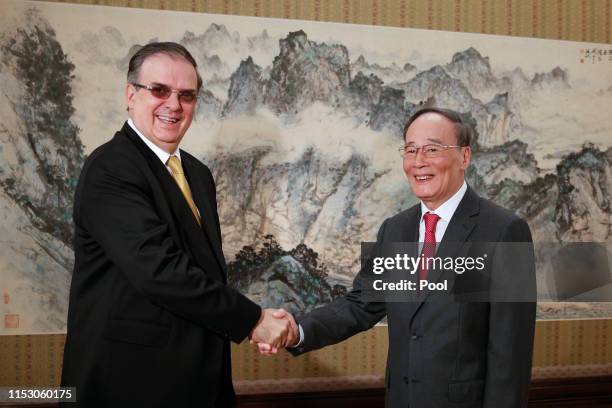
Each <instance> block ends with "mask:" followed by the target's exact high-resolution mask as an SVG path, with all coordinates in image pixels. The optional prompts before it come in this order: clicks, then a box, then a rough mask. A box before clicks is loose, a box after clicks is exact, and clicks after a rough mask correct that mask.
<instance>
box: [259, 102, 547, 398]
mask: <svg viewBox="0 0 612 408" xmlns="http://www.w3.org/2000/svg"><path fill="white" fill-rule="evenodd" d="M472 133H473V130H472V129H471V128H470V127H469V126H468V125H467V124H466V123H464V121H463V120H462V118H461V116H460V115H459V114H458V113H457V112H454V111H451V110H446V109H438V108H427V109H423V110H420V111H418V112H416V113H415V114H414V115H413V116H412V117H411V118H410V119H409V120H408V122H407V124H406V126H405V128H404V142H405V143H404V146H403V147H402V148H401V149H400V152H401V153H402V156H403V168H404V172H405V173H406V176H407V178H408V182H409V184H410V187H411V189H412V191H413V193H414V194H415V195H416V197H418V198H419V199H420V200H421V202H420V204H417V205H415V206H414V207H412V208H409V209H408V210H405V211H403V212H400V213H399V214H396V215H395V216H393V217H390V218H388V219H386V220H385V221H384V222H383V224H382V225H381V227H380V230H379V232H378V237H377V243H376V245H377V246H378V247H381V246H384V245H385V244H390V243H393V242H420V243H421V245H420V247H422V248H423V249H422V250H421V254H425V253H426V251H427V249H426V248H427V247H428V244H430V243H432V242H434V243H435V242H437V243H439V245H438V246H437V249H436V245H433V249H432V250H431V253H429V254H428V255H429V256H431V255H433V253H434V252H435V255H436V256H445V255H454V256H456V255H457V253H454V251H455V249H454V248H455V247H457V246H458V245H457V244H459V245H462V244H466V243H467V244H469V245H463V246H464V247H471V248H474V247H477V246H478V243H491V242H497V243H500V242H503V243H505V242H510V243H521V242H522V243H527V246H528V248H530V251H529V253H530V254H532V252H531V251H532V245H531V240H532V239H531V233H530V230H529V226H528V225H527V223H526V222H525V221H524V220H523V219H521V218H519V217H518V216H517V215H515V214H514V213H512V212H511V211H508V210H506V209H503V208H501V207H498V206H497V205H495V204H493V203H492V202H490V201H488V200H486V199H484V198H481V197H479V196H478V195H477V194H476V193H475V192H474V191H473V190H472V189H471V188H470V187H469V186H467V184H466V182H465V172H466V169H467V168H468V165H469V163H470V158H471V148H470V141H471V139H472ZM528 258H529V259H528V260H527V262H523V263H522V265H521V266H518V267H517V268H516V269H517V270H514V269H513V270H512V275H515V276H516V277H517V279H518V278H519V277H520V279H521V281H522V282H527V283H528V284H529V285H530V284H531V282H533V284H534V285H535V272H534V264H533V262H532V258H530V257H528ZM508 261H512V262H508ZM496 262H498V263H501V264H503V265H505V266H507V265H508V264H511V265H512V267H514V266H515V265H516V264H515V263H514V262H515V260H514V259H508V258H504V257H503V256H500V257H499V259H497V261H496ZM366 269H367V268H363V269H362V270H361V271H360V273H359V274H358V275H357V277H356V278H355V280H354V282H353V289H352V290H351V291H350V292H349V293H348V294H347V295H346V296H344V297H342V298H340V299H337V300H335V301H333V302H332V303H330V304H328V305H326V306H324V307H321V308H319V309H316V310H314V311H312V312H311V313H309V314H307V315H305V316H301V317H300V318H298V319H297V320H298V322H299V326H300V334H301V335H300V340H299V342H298V343H296V344H288V346H292V347H291V348H290V351H291V352H292V353H293V354H295V355H299V354H301V353H304V352H307V351H310V350H315V349H319V348H321V347H324V346H327V345H330V344H334V343H338V342H340V341H342V340H344V339H347V338H348V337H350V336H352V335H354V334H356V333H358V332H361V331H364V330H367V329H369V328H371V327H372V326H373V325H375V324H376V323H377V322H379V321H380V320H381V319H382V318H384V317H385V316H387V321H388V330H389V354H388V361H387V371H386V389H387V406H388V407H394V408H399V407H403V408H406V407H410V408H428V407H431V408H434V407H435V408H444V407H449V408H450V407H462V408H468V407H470V408H471V407H474V408H475V407H488V408H503V407H508V408H510V407H512V408H516V407H524V406H527V395H528V388H529V381H530V375H531V360H532V351H533V338H534V326H535V310H536V309H535V302H534V300H535V298H530V299H531V300H528V301H522V302H518V301H513V302H510V301H504V302H500V301H495V299H490V298H487V300H486V301H461V300H458V298H457V297H456V296H443V295H442V294H439V293H436V292H435V291H428V290H427V289H424V290H422V291H421V292H417V293H418V294H419V297H418V301H416V302H389V301H372V300H371V299H368V297H367V296H364V294H365V293H366V292H367V291H368V289H369V290H371V285H370V287H368V285H369V282H370V281H369V277H368V276H367V275H368V271H367V270H366ZM427 273H428V272H427V270H425V271H423V270H420V271H419V274H422V275H421V276H420V279H426V280H432V276H431V275H433V274H434V271H433V270H432V271H429V274H430V276H429V277H427V276H424V275H425V274H427ZM465 275H466V276H467V274H465ZM506 275H507V274H506ZM472 276H474V275H472ZM439 277H440V276H439V275H438V278H439ZM489 278H491V276H489ZM461 279H463V277H462V278H461ZM510 279H514V276H513V277H511V278H510ZM510 279H508V278H502V281H508V280H510ZM455 280H456V281H455V282H454V288H455V290H456V292H455V293H454V294H457V288H458V287H461V284H460V278H459V275H457V277H456V279H455ZM461 282H464V281H461ZM497 283H499V282H497ZM495 284H496V282H493V279H491V280H489V281H487V285H488V286H487V287H488V288H489V289H490V288H491V287H492V286H494V285H495ZM468 289H469V288H468ZM502 289H503V288H502ZM519 289H520V288H519ZM526 289H530V290H532V289H533V287H529V288H526ZM468 292H469V290H468ZM502 292H503V290H502ZM447 295H448V293H447ZM469 299H470V298H469V297H468V300H469ZM510 300H512V299H510ZM279 314H281V315H283V314H284V313H283V312H279ZM279 317H280V316H279ZM259 348H260V351H261V352H263V353H272V352H274V351H275V349H272V348H268V347H267V346H266V345H263V344H261V345H259Z"/></svg>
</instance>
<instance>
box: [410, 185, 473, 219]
mask: <svg viewBox="0 0 612 408" xmlns="http://www.w3.org/2000/svg"><path fill="white" fill-rule="evenodd" d="M466 191H467V183H466V182H465V180H463V184H462V185H461V187H459V190H457V192H456V193H455V194H453V196H452V197H451V198H449V199H448V200H446V201H445V202H444V203H443V204H442V205H441V206H439V207H438V208H436V209H435V210H434V211H432V210H430V209H429V208H427V206H426V205H425V203H424V202H422V201H421V222H422V221H423V216H424V215H425V213H426V212H430V213H434V214H436V215H437V216H439V217H440V219H441V220H442V221H446V222H450V220H451V218H453V214H455V211H456V210H457V207H459V203H460V202H461V200H462V199H463V196H464V195H465V192H466Z"/></svg>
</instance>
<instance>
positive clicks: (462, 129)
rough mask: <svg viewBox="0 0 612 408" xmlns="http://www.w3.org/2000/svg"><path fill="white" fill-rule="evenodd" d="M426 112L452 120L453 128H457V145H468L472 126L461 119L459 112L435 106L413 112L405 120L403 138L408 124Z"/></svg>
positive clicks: (472, 130)
mask: <svg viewBox="0 0 612 408" xmlns="http://www.w3.org/2000/svg"><path fill="white" fill-rule="evenodd" d="M426 113H437V114H439V115H442V116H444V117H445V118H446V119H448V120H450V121H451V122H453V124H454V125H455V129H456V130H457V132H456V133H455V136H456V137H457V145H459V146H470V144H471V143H472V139H473V137H474V136H473V135H474V129H473V128H472V126H471V125H469V124H468V123H466V122H465V121H464V120H463V118H462V117H461V114H460V113H459V112H456V111H454V110H451V109H443V108H436V107H430V108H423V109H420V110H418V111H416V112H415V113H413V114H412V116H411V117H410V119H408V122H406V125H405V126H404V133H403V137H404V139H405V138H406V132H407V131H408V128H409V127H410V125H412V122H414V121H415V120H416V119H417V118H418V117H419V116H421V115H424V114H426Z"/></svg>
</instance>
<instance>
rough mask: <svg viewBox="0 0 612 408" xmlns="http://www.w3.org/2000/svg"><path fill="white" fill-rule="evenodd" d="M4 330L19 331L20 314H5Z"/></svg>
mask: <svg viewBox="0 0 612 408" xmlns="http://www.w3.org/2000/svg"><path fill="white" fill-rule="evenodd" d="M4 328H5V329H18V328H19V315H18V314H5V315H4Z"/></svg>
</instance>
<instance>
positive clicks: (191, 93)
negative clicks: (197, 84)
mask: <svg viewBox="0 0 612 408" xmlns="http://www.w3.org/2000/svg"><path fill="white" fill-rule="evenodd" d="M129 84H130V85H132V86H133V87H134V88H136V89H146V90H147V91H149V92H151V95H152V96H153V97H154V98H157V99H161V100H163V101H166V100H168V99H169V98H170V95H172V94H173V93H176V96H177V98H178V100H179V102H180V103H195V102H196V101H197V100H198V93H197V91H194V90H190V89H183V90H181V89H172V88H170V87H169V86H168V85H166V84H159V83H154V84H153V85H143V84H139V83H137V82H130V83H129ZM155 86H161V87H164V88H167V89H169V90H170V93H169V94H168V96H167V97H166V98H162V97H159V96H155V94H153V88H154V87H155ZM186 95H187V96H193V101H184V100H182V99H181V96H186Z"/></svg>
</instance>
